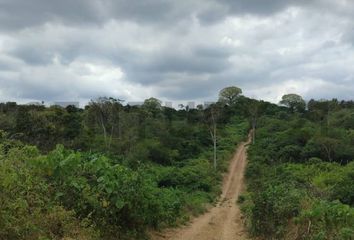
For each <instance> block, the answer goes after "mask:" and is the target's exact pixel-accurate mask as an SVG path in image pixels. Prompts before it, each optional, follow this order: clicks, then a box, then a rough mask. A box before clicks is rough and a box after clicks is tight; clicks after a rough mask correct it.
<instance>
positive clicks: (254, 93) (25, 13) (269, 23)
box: [0, 0, 354, 102]
mask: <svg viewBox="0 0 354 240" xmlns="http://www.w3.org/2000/svg"><path fill="white" fill-rule="evenodd" d="M353 13H354V0H335V1H334V0H173V1H172V0H61V1H57V0H0V101H7V100H16V101H20V102H24V101H33V100H44V101H56V100H76V101H87V100H88V99H91V98H96V97H98V96H113V97H117V98H121V99H125V100H127V101H140V100H143V99H145V98H148V97H151V96H154V97H158V98H160V99H162V100H170V101H204V100H205V101H208V100H214V99H216V97H217V93H218V91H219V90H220V89H221V88H223V87H226V86H230V85H236V86H239V87H241V88H242V89H243V91H244V94H245V95H247V96H250V97H254V98H262V99H265V100H270V101H273V102H277V101H278V100H279V99H280V97H281V96H282V95H283V94H284V93H292V92H295V93H299V94H301V95H303V96H304V97H305V98H306V99H309V98H332V97H337V98H339V99H349V98H354V14H353Z"/></svg>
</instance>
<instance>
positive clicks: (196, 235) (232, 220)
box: [152, 138, 250, 240]
mask: <svg viewBox="0 0 354 240" xmlns="http://www.w3.org/2000/svg"><path fill="white" fill-rule="evenodd" d="M249 142H250V138H249V140H248V141H247V142H243V143H241V144H240V145H239V147H238V148H237V151H236V153H235V155H234V156H233V159H232V160H231V162H230V166H229V172H228V174H227V175H226V176H225V177H224V181H223V188H222V194H221V196H220V200H219V202H218V203H217V205H216V206H215V207H213V208H211V209H210V210H209V211H208V212H207V213H205V214H204V215H201V216H199V217H197V218H195V219H193V220H192V221H191V222H190V224H189V225H187V226H183V227H181V228H177V229H168V230H166V231H163V232H161V233H155V234H153V236H152V239H153V240H166V239H170V240H177V239H178V240H237V239H240V240H242V239H248V238H247V233H246V231H245V229H244V227H243V222H242V219H241V213H240V208H239V207H238V206H237V204H236V201H237V199H238V196H239V194H240V192H241V191H242V189H243V187H244V182H243V176H244V171H245V167H246V163H247V151H246V150H247V144H248V143H249Z"/></svg>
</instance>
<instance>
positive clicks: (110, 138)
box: [108, 125, 114, 148]
mask: <svg viewBox="0 0 354 240" xmlns="http://www.w3.org/2000/svg"><path fill="white" fill-rule="evenodd" d="M113 130H114V126H113V125H112V128H111V135H110V137H109V143H108V148H110V147H111V144H112V138H113Z"/></svg>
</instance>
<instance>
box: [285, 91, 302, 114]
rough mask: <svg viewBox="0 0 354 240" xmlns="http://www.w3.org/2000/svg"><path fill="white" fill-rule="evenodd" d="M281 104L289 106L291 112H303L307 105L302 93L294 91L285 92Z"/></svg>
mask: <svg viewBox="0 0 354 240" xmlns="http://www.w3.org/2000/svg"><path fill="white" fill-rule="evenodd" d="M280 104H282V105H285V106H287V107H289V108H290V111H291V112H295V111H297V112H303V111H304V110H305V107H306V103H305V100H304V99H303V98H302V97H301V96H300V95H297V94H294V93H290V94H285V95H284V96H283V97H282V100H281V101H280Z"/></svg>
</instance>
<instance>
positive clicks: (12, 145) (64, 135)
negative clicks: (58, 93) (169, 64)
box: [0, 93, 249, 240]
mask: <svg viewBox="0 0 354 240" xmlns="http://www.w3.org/2000/svg"><path fill="white" fill-rule="evenodd" d="M238 94H239V93H237V95H238ZM237 97H238V96H237ZM236 111H238V110H237V109H236V108H231V107H230V106H229V105H227V104H226V103H221V102H218V103H216V104H214V105H212V106H210V107H208V108H202V107H201V106H199V107H198V109H188V108H185V107H184V108H182V109H180V110H178V111H177V110H175V109H171V108H166V107H162V106H161V103H160V101H158V100H157V99H154V98H150V99H147V100H146V101H145V102H144V104H143V105H142V106H139V107H138V106H135V107H132V106H124V105H123V104H122V103H121V101H120V100H118V99H112V98H100V99H97V100H95V101H92V102H90V104H89V105H88V106H86V108H85V109H77V108H75V107H72V106H69V107H67V108H60V107H55V106H54V107H49V108H48V107H44V106H23V105H17V104H15V103H5V104H1V106H0V129H1V131H0V211H1V214H0V239H14V240H16V239H43V240H44V239H85V240H86V239H145V238H146V237H147V236H146V231H147V230H148V229H159V228H163V227H167V226H175V225H178V224H180V223H183V222H186V221H187V220H188V219H189V217H190V216H191V215H198V214H201V213H202V212H203V211H204V210H205V208H206V207H207V205H211V204H214V202H215V200H216V198H217V196H218V195H219V193H220V182H221V177H222V173H223V172H224V171H225V170H226V168H227V167H226V166H227V162H228V160H229V159H230V157H231V154H232V153H233V151H234V150H235V148H236V146H237V144H238V143H239V142H240V141H242V140H243V139H244V138H245V137H246V135H247V132H248V129H249V123H248V120H247V119H246V118H245V117H244V116H242V115H239V114H236ZM215 139H216V141H217V143H216V145H214V140H215ZM214 146H215V148H214ZM214 160H215V163H216V165H215V166H216V168H215V167H214Z"/></svg>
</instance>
